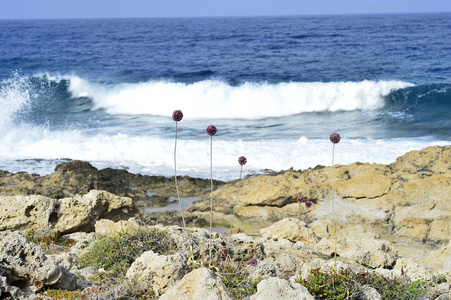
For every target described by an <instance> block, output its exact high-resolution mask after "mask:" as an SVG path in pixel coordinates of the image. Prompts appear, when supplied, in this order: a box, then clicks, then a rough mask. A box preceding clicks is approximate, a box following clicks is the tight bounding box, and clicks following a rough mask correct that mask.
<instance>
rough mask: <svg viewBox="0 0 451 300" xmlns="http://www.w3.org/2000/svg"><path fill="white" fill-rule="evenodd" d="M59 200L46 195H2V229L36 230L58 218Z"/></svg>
mask: <svg viewBox="0 0 451 300" xmlns="http://www.w3.org/2000/svg"><path fill="white" fill-rule="evenodd" d="M57 207H58V200H55V199H50V198H47V197H44V196H10V197H5V196H0V231H4V230H10V231H13V230H21V231H25V230H28V231H36V230H38V229H41V228H46V227H50V226H52V225H54V224H55V223H56V222H57V220H58V215H57V212H56V208H57Z"/></svg>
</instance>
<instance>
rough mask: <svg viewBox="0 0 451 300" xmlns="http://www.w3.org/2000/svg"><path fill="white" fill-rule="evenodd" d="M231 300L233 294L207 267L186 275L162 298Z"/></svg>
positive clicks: (169, 299) (167, 299)
mask: <svg viewBox="0 0 451 300" xmlns="http://www.w3.org/2000/svg"><path fill="white" fill-rule="evenodd" d="M171 299H186V300H198V299H208V300H229V299H230V300H231V299H234V297H233V295H232V294H231V293H230V292H229V291H228V290H227V288H226V287H225V285H224V283H222V281H221V279H220V278H218V277H216V276H215V275H214V274H213V272H212V271H211V270H209V269H207V268H200V269H195V270H193V271H192V272H190V273H189V274H187V275H185V277H183V279H182V280H181V281H180V282H179V283H178V284H177V285H175V286H173V287H171V288H170V289H169V290H168V291H167V292H166V293H164V294H163V295H162V296H161V297H160V300H171Z"/></svg>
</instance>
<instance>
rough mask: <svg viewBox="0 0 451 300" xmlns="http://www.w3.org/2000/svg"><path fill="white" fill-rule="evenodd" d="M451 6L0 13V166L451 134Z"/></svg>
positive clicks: (302, 148) (286, 156) (308, 154)
mask: <svg viewBox="0 0 451 300" xmlns="http://www.w3.org/2000/svg"><path fill="white" fill-rule="evenodd" d="M450 36H451V14H450V13H443V14H406V15H346V16H344V15H343V16H311V17H307V16H300V17H249V18H244V17H243V18H185V19H98V20H95V19H89V20H0V169H3V170H10V171H20V170H23V171H28V172H35V173H40V174H47V173H50V172H52V170H53V168H54V166H55V164H57V163H60V162H61V161H64V160H66V159H82V160H87V161H90V162H91V163H92V164H93V165H94V166H97V167H99V168H103V167H115V168H126V169H128V170H130V171H131V172H139V173H142V174H159V175H165V176H171V175H172V174H173V148H174V130H175V122H174V121H172V119H171V114H172V112H173V111H174V110H175V109H181V110H182V111H183V113H184V118H183V120H182V121H181V122H180V123H179V124H178V129H179V131H178V137H179V139H180V140H179V143H178V146H177V166H178V173H179V174H180V175H191V176H198V177H208V176H209V171H210V169H209V163H210V160H209V154H210V152H209V151H210V147H209V142H210V138H209V136H208V135H207V134H206V132H205V128H206V127H207V126H208V125H210V124H214V125H216V127H217V128H218V133H217V134H216V135H215V136H214V138H213V176H214V177H215V178H218V179H224V180H229V179H234V178H237V177H238V175H239V165H238V162H237V159H238V157H239V156H241V155H244V156H246V157H247V159H248V164H247V165H246V166H245V168H244V172H245V174H249V173H261V172H264V171H265V170H267V169H270V170H275V171H279V170H283V169H288V168H290V167H293V168H295V169H305V168H308V167H314V166H316V165H318V164H321V165H330V164H331V151H332V144H331V143H330V142H329V134H330V133H332V132H338V133H340V134H341V136H342V141H341V142H340V143H339V144H338V145H337V146H336V150H335V153H336V158H335V162H336V163H339V164H348V163H352V162H355V161H360V162H377V163H390V162H392V161H394V160H395V159H396V157H398V156H400V155H402V154H404V153H405V152H407V151H410V150H414V149H417V150H418V149H421V148H424V147H426V146H430V145H449V144H451V40H450V39H449V37H450Z"/></svg>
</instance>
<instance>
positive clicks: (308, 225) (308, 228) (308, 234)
mask: <svg viewBox="0 0 451 300" xmlns="http://www.w3.org/2000/svg"><path fill="white" fill-rule="evenodd" d="M309 210H310V209H309V207H307V268H308V263H309V260H310V220H309V214H308V213H309Z"/></svg>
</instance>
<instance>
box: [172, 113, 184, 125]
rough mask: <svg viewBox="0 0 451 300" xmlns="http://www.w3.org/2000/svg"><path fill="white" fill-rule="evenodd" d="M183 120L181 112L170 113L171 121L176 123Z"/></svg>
mask: <svg viewBox="0 0 451 300" xmlns="http://www.w3.org/2000/svg"><path fill="white" fill-rule="evenodd" d="M182 119H183V113H182V111H181V110H174V112H173V113H172V120H174V121H176V122H178V121H181V120H182Z"/></svg>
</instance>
